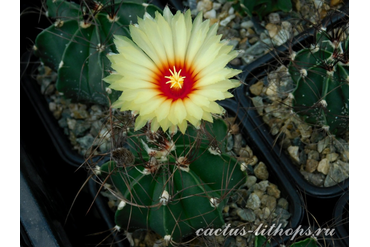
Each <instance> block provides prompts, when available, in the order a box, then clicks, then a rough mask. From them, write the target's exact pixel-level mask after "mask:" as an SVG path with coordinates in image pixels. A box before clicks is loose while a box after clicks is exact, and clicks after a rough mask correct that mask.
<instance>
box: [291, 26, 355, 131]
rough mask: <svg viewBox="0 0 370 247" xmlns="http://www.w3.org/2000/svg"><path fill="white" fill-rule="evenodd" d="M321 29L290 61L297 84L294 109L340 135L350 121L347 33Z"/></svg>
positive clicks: (343, 28) (344, 28)
mask: <svg viewBox="0 0 370 247" xmlns="http://www.w3.org/2000/svg"><path fill="white" fill-rule="evenodd" d="M345 30H346V27H341V28H340V29H339V31H338V30H333V31H332V32H331V33H329V32H326V31H325V30H324V29H321V30H320V31H319V32H318V33H317V34H316V42H315V43H314V44H313V45H312V46H311V47H310V48H306V49H302V50H300V51H299V52H297V53H296V54H294V56H292V61H291V63H290V64H289V73H290V75H291V77H292V79H293V81H294V83H295V85H296V88H295V90H294V92H293V96H294V101H293V103H294V109H295V112H297V113H298V114H299V115H301V116H303V117H304V119H305V121H306V122H307V123H310V124H315V125H317V126H320V127H322V128H324V129H327V130H328V131H330V133H331V134H334V135H341V134H343V133H345V132H346V131H347V130H348V125H349V35H348V34H346V33H345V32H344V31H345Z"/></svg>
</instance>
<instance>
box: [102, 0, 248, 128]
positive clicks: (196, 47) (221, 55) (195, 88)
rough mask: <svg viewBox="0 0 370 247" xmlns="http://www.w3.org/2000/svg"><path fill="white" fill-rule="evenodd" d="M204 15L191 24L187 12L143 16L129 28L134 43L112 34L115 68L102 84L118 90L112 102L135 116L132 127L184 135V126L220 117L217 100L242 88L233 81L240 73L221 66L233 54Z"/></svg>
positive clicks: (197, 124) (167, 10) (237, 82)
mask: <svg viewBox="0 0 370 247" xmlns="http://www.w3.org/2000/svg"><path fill="white" fill-rule="evenodd" d="M216 32H217V24H214V25H213V26H211V27H210V25H209V20H207V21H203V17H202V14H198V16H197V17H196V18H195V19H194V21H192V19H191V14H190V11H189V10H188V11H187V12H186V13H181V12H180V11H178V12H177V13H176V14H175V15H173V14H172V13H171V12H170V10H169V8H168V7H166V8H165V9H164V11H163V15H161V14H160V13H158V12H156V14H155V18H153V17H152V16H150V15H149V14H146V15H145V16H144V18H143V19H140V18H138V24H135V25H130V35H131V37H132V40H130V39H129V38H127V37H124V36H118V35H116V36H114V43H115V45H116V47H117V50H118V52H119V53H118V54H112V53H111V54H109V56H108V58H109V60H110V61H111V67H112V69H113V70H114V71H113V72H112V73H111V75H109V76H108V77H106V78H105V79H104V80H105V81H106V82H107V83H109V84H110V88H111V89H114V90H117V91H122V94H121V96H120V98H119V99H118V100H117V101H116V102H114V103H113V104H112V107H114V108H120V109H121V110H122V111H124V110H131V111H134V112H136V113H137V114H138V116H137V118H136V122H135V129H140V128H141V127H143V126H144V125H145V124H146V123H147V122H148V121H149V122H150V123H151V129H152V130H153V131H155V130H157V129H158V128H159V127H161V128H162V129H163V130H164V131H166V130H167V129H170V130H175V129H176V127H178V128H179V129H180V131H181V132H183V133H184V132H185V130H186V128H187V124H188V122H190V123H191V124H192V125H194V126H195V127H198V126H199V125H200V122H201V121H202V120H206V121H209V122H213V118H212V114H221V113H222V108H221V106H219V105H218V104H217V103H216V102H215V101H217V100H223V99H225V98H230V97H232V94H231V93H229V92H228V90H229V89H231V88H235V87H237V86H239V85H240V82H239V81H238V80H232V79H230V78H232V77H233V76H235V75H237V74H239V73H240V72H241V71H240V70H235V69H231V68H227V67H225V66H226V65H227V63H228V62H229V61H230V60H232V59H234V58H235V57H236V56H237V52H236V51H232V46H228V45H227V44H225V43H224V42H221V41H220V40H221V35H216Z"/></svg>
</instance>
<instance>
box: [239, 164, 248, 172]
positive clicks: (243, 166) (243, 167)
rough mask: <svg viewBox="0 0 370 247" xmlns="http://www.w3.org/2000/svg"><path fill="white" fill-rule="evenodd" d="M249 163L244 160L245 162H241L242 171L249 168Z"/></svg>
mask: <svg viewBox="0 0 370 247" xmlns="http://www.w3.org/2000/svg"><path fill="white" fill-rule="evenodd" d="M247 167H248V166H247V164H245V162H243V163H241V164H240V170H241V171H242V172H244V171H245V170H247Z"/></svg>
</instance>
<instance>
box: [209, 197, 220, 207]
mask: <svg viewBox="0 0 370 247" xmlns="http://www.w3.org/2000/svg"><path fill="white" fill-rule="evenodd" d="M209 202H210V203H211V207H213V208H217V206H218V205H219V204H220V202H219V200H218V198H217V197H212V198H211V199H209Z"/></svg>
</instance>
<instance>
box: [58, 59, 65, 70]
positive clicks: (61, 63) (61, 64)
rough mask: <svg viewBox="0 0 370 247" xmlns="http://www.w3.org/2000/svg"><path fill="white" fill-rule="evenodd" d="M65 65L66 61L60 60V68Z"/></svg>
mask: <svg viewBox="0 0 370 247" xmlns="http://www.w3.org/2000/svg"><path fill="white" fill-rule="evenodd" d="M63 65H64V62H63V61H60V63H59V67H58V69H60V68H62V67H63Z"/></svg>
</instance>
